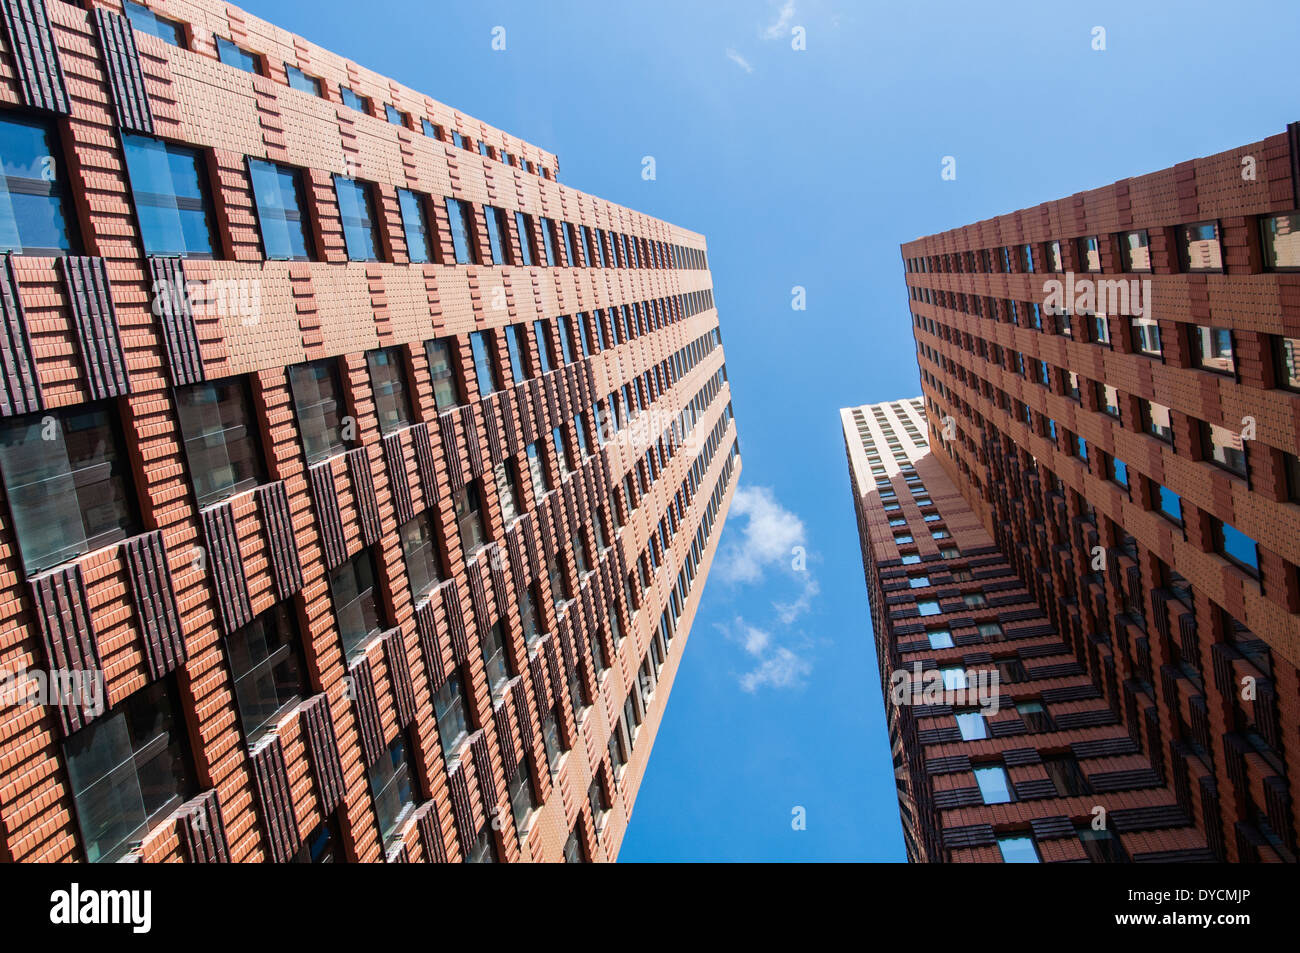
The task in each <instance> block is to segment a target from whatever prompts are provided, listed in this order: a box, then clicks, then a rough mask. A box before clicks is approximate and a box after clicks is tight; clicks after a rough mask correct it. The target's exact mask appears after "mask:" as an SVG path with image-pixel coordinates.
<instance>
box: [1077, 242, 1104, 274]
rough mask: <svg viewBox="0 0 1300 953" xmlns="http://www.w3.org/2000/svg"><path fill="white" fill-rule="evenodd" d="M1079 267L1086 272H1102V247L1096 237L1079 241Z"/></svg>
mask: <svg viewBox="0 0 1300 953" xmlns="http://www.w3.org/2000/svg"><path fill="white" fill-rule="evenodd" d="M1079 265H1080V267H1082V268H1083V270H1084V271H1101V245H1100V243H1099V242H1098V241H1097V236H1096V235H1089V236H1087V237H1085V238H1080V239H1079Z"/></svg>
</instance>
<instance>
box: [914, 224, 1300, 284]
mask: <svg viewBox="0 0 1300 953" xmlns="http://www.w3.org/2000/svg"><path fill="white" fill-rule="evenodd" d="M1256 227H1257V229H1258V234H1259V239H1260V245H1261V250H1262V252H1263V261H1264V266H1265V267H1266V268H1268V269H1269V270H1274V271H1287V270H1292V269H1296V268H1300V211H1295V212H1285V213H1282V214H1277V215H1260V216H1258V217H1257V219H1256ZM1155 238H1156V241H1157V245H1156V247H1157V248H1158V249H1163V248H1165V247H1173V248H1174V249H1175V250H1176V252H1177V256H1178V262H1177V270H1178V271H1181V272H1186V273H1195V272H1218V271H1223V242H1222V234H1221V229H1220V227H1219V223H1218V222H1217V221H1204V222H1192V223H1189V224H1184V225H1174V226H1171V227H1169V228H1165V229H1160V230H1158V231H1157V232H1156V233H1155ZM1152 239H1153V234H1152V231H1151V230H1149V229H1144V228H1141V229H1134V230H1131V231H1126V232H1117V233H1114V234H1111V235H1084V236H1081V237H1079V238H1076V239H1073V240H1072V242H1070V244H1071V245H1072V249H1073V252H1074V255H1073V266H1072V269H1071V270H1074V271H1080V272H1100V271H1102V270H1103V264H1104V262H1105V260H1106V259H1107V258H1109V260H1111V261H1117V262H1118V263H1119V266H1120V267H1119V270H1120V271H1124V272H1130V273H1137V274H1142V273H1151V272H1153V271H1154V272H1156V273H1164V272H1166V271H1169V270H1171V269H1166V268H1163V267H1161V266H1159V265H1158V263H1159V262H1160V260H1161V259H1160V258H1159V255H1158V252H1157V254H1156V255H1154V256H1153V241H1152ZM1103 252H1105V254H1103ZM905 265H906V270H907V271H908V272H909V273H918V274H931V273H936V274H980V273H983V274H1033V273H1035V272H1049V273H1057V274H1059V273H1062V272H1064V271H1065V270H1066V258H1065V255H1064V254H1063V252H1062V247H1061V241H1060V240H1059V239H1054V240H1052V241H1048V242H1041V243H1036V244H1026V245H1004V246H1000V247H997V248H981V249H979V250H971V251H964V252H947V253H944V254H941V255H926V256H920V257H913V258H907V259H905Z"/></svg>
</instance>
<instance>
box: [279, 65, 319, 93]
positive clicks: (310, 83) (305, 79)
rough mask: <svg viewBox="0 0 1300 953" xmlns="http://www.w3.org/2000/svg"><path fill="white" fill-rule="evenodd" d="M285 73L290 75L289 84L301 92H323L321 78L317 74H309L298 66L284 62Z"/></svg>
mask: <svg viewBox="0 0 1300 953" xmlns="http://www.w3.org/2000/svg"><path fill="white" fill-rule="evenodd" d="M284 72H285V75H287V76H288V77H289V85H290V86H291V87H293V88H294V89H296V90H298V91H299V92H303V93H311V94H312V95H313V96H319V95H320V94H321V86H320V80H319V79H317V78H316V77H315V76H308V75H307V74H306V73H304V72H303V71H302V70H300V69H298V67H296V66H290V65H289V64H288V63H285V64H284Z"/></svg>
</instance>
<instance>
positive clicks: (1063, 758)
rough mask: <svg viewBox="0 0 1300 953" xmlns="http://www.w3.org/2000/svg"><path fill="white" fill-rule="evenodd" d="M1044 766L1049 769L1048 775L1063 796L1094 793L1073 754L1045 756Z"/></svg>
mask: <svg viewBox="0 0 1300 953" xmlns="http://www.w3.org/2000/svg"><path fill="white" fill-rule="evenodd" d="M1043 767H1044V768H1046V769H1047V776H1048V777H1049V778H1051V779H1052V783H1053V784H1054V785H1056V793H1057V794H1058V795H1060V796H1061V797H1078V796H1080V795H1083V794H1091V793H1092V788H1091V787H1090V786H1089V784H1088V780H1087V778H1085V777H1084V776H1083V772H1082V771H1080V770H1079V762H1077V761H1075V760H1074V756H1073V755H1055V756H1051V755H1049V756H1047V757H1045V758H1043Z"/></svg>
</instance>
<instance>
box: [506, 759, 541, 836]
mask: <svg viewBox="0 0 1300 953" xmlns="http://www.w3.org/2000/svg"><path fill="white" fill-rule="evenodd" d="M529 760H530V759H529V757H528V756H527V755H524V759H523V761H521V762H520V763H519V765H518V766H517V767H516V768H515V776H514V777H513V778H511V779H510V781H508V782H507V784H506V787H507V789H508V793H509V795H510V813H511V814H513V815H514V819H515V829H516V830H518V831H523V830H524V828H525V823H526V822H527V820H528V817H529V815H530V814H532V813H533V811H535V810H537V800H536V799H535V798H534V797H533V780H532V771H531V770H529V766H528V762H529Z"/></svg>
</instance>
